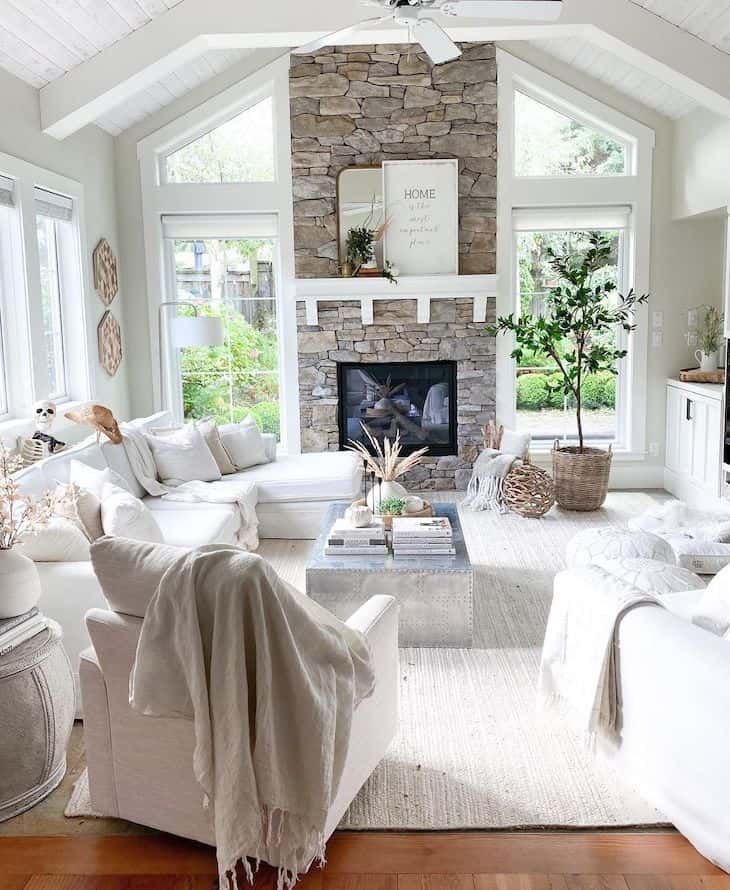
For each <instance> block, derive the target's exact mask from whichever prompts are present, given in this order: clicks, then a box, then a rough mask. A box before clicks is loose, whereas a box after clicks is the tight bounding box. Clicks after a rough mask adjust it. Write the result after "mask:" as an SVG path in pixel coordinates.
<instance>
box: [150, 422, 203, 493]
mask: <svg viewBox="0 0 730 890" xmlns="http://www.w3.org/2000/svg"><path fill="white" fill-rule="evenodd" d="M145 436H146V439H147V441H148V442H149V445H150V449H151V450H152V455H153V457H154V459H155V464H156V466H157V474H158V476H159V477H160V479H161V480H162V481H163V483H164V484H165V485H172V486H176V485H182V484H183V483H184V482H194V481H200V482H216V481H217V480H219V479H220V478H221V471H220V470H219V469H218V464H217V463H216V462H215V458H214V457H213V455H212V454H211V452H210V448H208V446H207V444H206V442H205V439H204V438H203V437H202V436H201V434H200V430H198V428H197V427H196V426H195V424H194V423H189V424H187V425H186V426H184V427H182V429H179V430H172V431H171V432H169V433H165V435H157V436H153V435H150V434H149V433H146V434H145Z"/></svg>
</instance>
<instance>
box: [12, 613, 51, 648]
mask: <svg viewBox="0 0 730 890" xmlns="http://www.w3.org/2000/svg"><path fill="white" fill-rule="evenodd" d="M46 627H48V620H47V619H46V616H45V615H41V613H40V612H39V611H38V609H37V607H35V608H33V609H31V610H30V611H29V612H25V613H24V614H23V615H17V616H16V617H15V618H1V619H0V655H7V653H8V652H10V651H12V650H13V649H15V647H16V646H19V645H20V644H21V643H24V642H25V641H26V640H29V639H30V638H31V637H34V636H35V635H36V634H37V633H40V632H41V631H42V630H44V629H45V628H46Z"/></svg>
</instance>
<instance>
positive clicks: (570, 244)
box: [516, 210, 625, 442]
mask: <svg viewBox="0 0 730 890" xmlns="http://www.w3.org/2000/svg"><path fill="white" fill-rule="evenodd" d="M565 217H566V219H569V218H570V211H569V210H567V211H565ZM518 218H519V217H518ZM528 224H529V223H528ZM592 231H596V232H597V231H600V232H601V234H603V235H604V236H606V237H607V238H608V239H609V240H610V242H611V245H612V251H611V256H610V259H609V262H608V264H607V265H606V266H605V267H604V268H602V269H600V270H598V271H597V272H596V273H595V274H594V284H603V283H605V282H606V281H613V282H614V283H615V284H616V285H617V286H618V288H619V289H622V288H623V282H624V280H625V267H624V260H625V250H624V241H625V230H624V229H619V228H617V229H597V228H593V229H591V230H588V229H562V230H561V229H533V230H532V231H517V232H516V245H517V249H516V255H517V264H518V282H517V293H518V306H517V307H516V308H517V310H518V312H519V313H520V314H525V313H529V314H531V315H545V314H546V313H547V311H548V309H547V306H546V296H547V295H548V293H549V290H550V288H553V287H556V286H559V285H560V284H561V282H560V280H559V279H558V277H557V276H556V274H555V272H554V271H553V270H552V267H551V265H550V260H549V255H548V251H549V250H550V249H551V248H552V249H553V250H554V251H556V252H557V253H565V252H570V253H571V254H577V253H580V252H583V251H585V250H587V249H588V247H589V238H590V235H591V232H592ZM606 341H607V342H606V345H607V346H611V347H612V348H614V349H615V348H622V347H623V341H624V338H623V335H622V332H621V331H620V330H616V331H612V332H611V333H610V334H609V335H608V337H607V338H606ZM619 344H621V347H619ZM568 348H569V344H568V343H564V344H560V345H559V348H558V351H559V352H560V353H563V352H565V351H566V350H567V349H568ZM613 370H614V372H615V373H611V371H602V372H599V373H596V374H591V375H589V376H588V377H587V378H586V379H585V381H584V383H583V390H582V391H583V432H584V436H585V438H586V439H594V440H603V441H606V440H608V441H611V442H613V441H615V440H616V438H617V434H618V414H619V412H618V402H619V400H620V398H621V393H620V387H618V386H617V384H618V383H619V376H620V372H621V368H619V367H615V368H614V369H613ZM516 373H517V380H516V394H517V395H516V401H517V415H516V416H517V427H518V429H519V430H520V431H523V432H529V433H531V434H532V438H533V440H537V441H539V440H541V439H542V440H547V441H553V440H554V439H556V438H558V439H571V438H575V437H576V435H577V429H576V421H575V404H574V402H573V400H572V399H567V398H565V397H564V396H563V394H562V393H560V392H558V391H557V383H558V380H559V379H560V375H559V372H558V367H557V364H556V362H555V360H554V359H552V358H550V357H549V356H547V355H544V354H542V353H532V352H528V351H525V352H524V353H523V354H522V356H521V358H520V359H519V361H518V362H517V369H516Z"/></svg>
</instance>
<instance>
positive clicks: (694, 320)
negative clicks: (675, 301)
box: [687, 309, 700, 328]
mask: <svg viewBox="0 0 730 890" xmlns="http://www.w3.org/2000/svg"><path fill="white" fill-rule="evenodd" d="M699 320H700V318H699V314H698V312H697V310H696V309H690V310H689V312H688V313H687V327H688V328H696V327H697V326H698V324H699Z"/></svg>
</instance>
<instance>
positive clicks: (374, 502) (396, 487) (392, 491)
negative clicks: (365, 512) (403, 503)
mask: <svg viewBox="0 0 730 890" xmlns="http://www.w3.org/2000/svg"><path fill="white" fill-rule="evenodd" d="M407 497H408V492H407V491H406V490H405V488H403V486H402V485H401V484H400V482H390V481H387V480H384V481H383V482H381V483H380V484H379V485H378V483H377V482H376V483H375V485H374V486H373V489H372V491H370V492H368V507H370V509H371V510H372V511H373V513H378V507H379V506H380V504H381V502H382V501H384V500H386V499H387V498H403V500H405V499H406V498H407Z"/></svg>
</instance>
